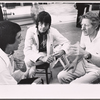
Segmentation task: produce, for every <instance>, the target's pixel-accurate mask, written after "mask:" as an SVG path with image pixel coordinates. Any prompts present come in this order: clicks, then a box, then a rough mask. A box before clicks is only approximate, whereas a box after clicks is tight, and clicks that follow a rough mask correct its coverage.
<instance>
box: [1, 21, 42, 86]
mask: <svg viewBox="0 0 100 100" xmlns="http://www.w3.org/2000/svg"><path fill="white" fill-rule="evenodd" d="M20 31H21V27H20V26H19V25H18V24H16V23H14V22H10V21H0V85H15V84H31V83H32V84H33V83H34V84H37V83H39V82H40V83H39V84H41V81H42V80H41V78H38V77H36V78H30V77H26V75H27V76H28V73H27V74H26V73H25V74H21V72H22V73H24V72H25V71H26V66H25V63H24V61H22V62H23V63H22V65H21V66H20V65H19V64H20V62H16V59H15V58H14V57H13V53H14V51H15V50H17V49H18V47H19V44H20V42H21V32H20ZM17 61H18V60H17ZM19 61H20V60H19ZM16 71H19V72H20V73H15V72H16ZM16 77H17V78H19V77H23V78H21V79H20V80H19V82H18V81H17V80H16Z"/></svg>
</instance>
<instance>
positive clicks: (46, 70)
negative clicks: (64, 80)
mask: <svg viewBox="0 0 100 100" xmlns="http://www.w3.org/2000/svg"><path fill="white" fill-rule="evenodd" d="M45 72H46V82H47V84H49V80H48V69H45Z"/></svg>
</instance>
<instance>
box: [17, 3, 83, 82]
mask: <svg viewBox="0 0 100 100" xmlns="http://www.w3.org/2000/svg"><path fill="white" fill-rule="evenodd" d="M50 8H52V9H53V10H51V9H50ZM54 8H55V9H54ZM44 9H45V10H46V11H48V12H49V13H50V14H51V15H52V19H53V22H52V23H53V24H52V27H55V28H56V29H58V31H59V32H60V33H61V34H62V35H64V36H65V37H66V38H67V39H69V41H71V43H72V44H74V43H76V42H77V41H79V40H80V36H81V30H80V28H76V25H75V21H76V9H74V8H73V4H62V5H61V4H58V5H57V4H56V5H54V4H53V5H48V6H46V5H44ZM30 26H31V25H23V26H21V28H22V37H23V40H22V42H21V44H20V46H19V50H17V51H16V52H15V56H16V57H17V58H20V59H24V55H23V47H24V40H25V35H26V30H27V29H28V28H29V27H30ZM62 69H63V67H62V66H61V65H60V64H58V66H56V67H55V68H54V69H52V73H53V79H52V80H51V81H50V84H59V83H58V80H57V74H58V73H59V71H61V70H62ZM42 77H43V79H44V80H45V76H44V75H42Z"/></svg>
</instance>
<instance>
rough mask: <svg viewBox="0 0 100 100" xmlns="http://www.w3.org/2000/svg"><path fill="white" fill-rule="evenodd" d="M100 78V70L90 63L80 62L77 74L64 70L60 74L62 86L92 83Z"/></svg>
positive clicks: (59, 78)
mask: <svg viewBox="0 0 100 100" xmlns="http://www.w3.org/2000/svg"><path fill="white" fill-rule="evenodd" d="M99 77H100V68H98V67H97V66H95V65H93V64H90V63H88V62H87V61H85V60H84V61H83V60H82V61H80V62H79V63H78V64H77V68H76V70H75V72H74V73H73V72H72V69H70V70H69V71H67V70H65V71H64V70H62V71H61V72H60V73H59V74H58V80H59V82H60V83H61V84H69V83H71V84H72V83H84V84H85V83H92V82H94V81H95V80H97V79H98V78H99Z"/></svg>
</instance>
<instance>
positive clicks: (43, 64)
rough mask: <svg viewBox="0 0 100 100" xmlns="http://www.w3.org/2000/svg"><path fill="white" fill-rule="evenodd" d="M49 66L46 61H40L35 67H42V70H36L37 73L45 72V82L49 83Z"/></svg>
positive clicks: (50, 73)
mask: <svg viewBox="0 0 100 100" xmlns="http://www.w3.org/2000/svg"><path fill="white" fill-rule="evenodd" d="M49 68H50V64H48V63H41V64H40V65H37V66H36V69H44V70H43V71H36V73H37V74H45V75H46V83H47V84H49V78H48V75H50V78H52V71H51V70H50V72H49V70H48V69H49Z"/></svg>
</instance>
